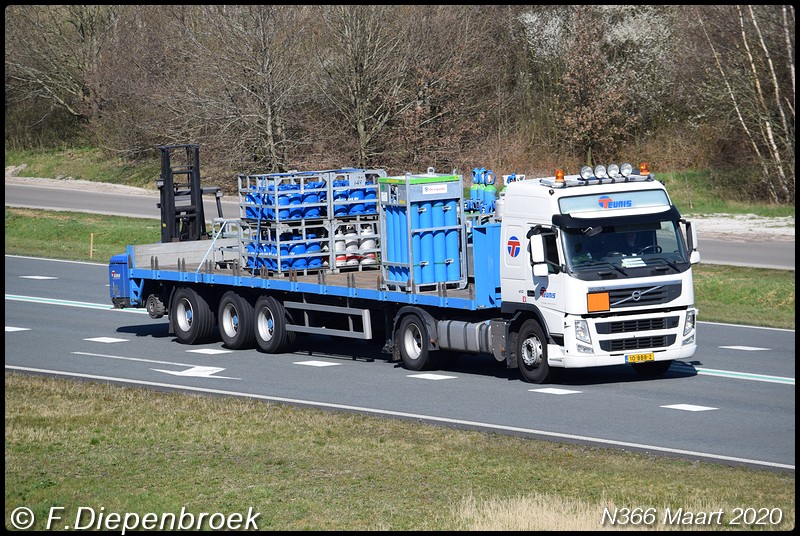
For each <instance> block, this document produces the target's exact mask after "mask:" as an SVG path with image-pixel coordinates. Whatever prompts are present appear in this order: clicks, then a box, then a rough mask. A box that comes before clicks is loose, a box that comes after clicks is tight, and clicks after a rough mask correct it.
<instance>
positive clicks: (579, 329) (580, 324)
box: [575, 320, 592, 344]
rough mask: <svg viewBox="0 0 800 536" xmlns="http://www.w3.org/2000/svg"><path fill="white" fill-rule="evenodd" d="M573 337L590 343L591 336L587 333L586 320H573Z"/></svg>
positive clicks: (587, 325)
mask: <svg viewBox="0 0 800 536" xmlns="http://www.w3.org/2000/svg"><path fill="white" fill-rule="evenodd" d="M575 338H576V339H578V340H579V341H583V342H585V343H586V344H592V336H591V335H590V334H589V324H587V323H586V320H576V321H575Z"/></svg>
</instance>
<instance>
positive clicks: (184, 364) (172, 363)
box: [70, 352, 197, 367]
mask: <svg viewBox="0 0 800 536" xmlns="http://www.w3.org/2000/svg"><path fill="white" fill-rule="evenodd" d="M70 353H72V354H74V355H88V356H89V357H105V358H106V359H120V360H122V361H139V362H142V363H158V364H159V365H175V366H178V367H196V366H197V365H195V364H194V363H176V362H175V361H158V360H156V359H143V358H141V357H122V356H119V355H107V354H93V353H91V352H70Z"/></svg>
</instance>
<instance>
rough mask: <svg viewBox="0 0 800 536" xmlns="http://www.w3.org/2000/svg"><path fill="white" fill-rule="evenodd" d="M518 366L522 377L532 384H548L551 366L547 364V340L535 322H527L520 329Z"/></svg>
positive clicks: (517, 343) (517, 346)
mask: <svg viewBox="0 0 800 536" xmlns="http://www.w3.org/2000/svg"><path fill="white" fill-rule="evenodd" d="M515 351H516V352H517V365H519V371H520V372H521V373H522V377H523V379H524V380H525V381H526V382H530V383H547V381H548V380H549V379H550V365H549V364H548V363H547V339H546V338H545V336H544V331H542V328H541V326H539V323H538V322H536V321H535V320H526V321H525V322H524V323H523V324H522V326H521V327H520V328H519V333H518V336H517V341H516V348H515Z"/></svg>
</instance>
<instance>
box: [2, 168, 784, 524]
mask: <svg viewBox="0 0 800 536" xmlns="http://www.w3.org/2000/svg"><path fill="white" fill-rule="evenodd" d="M6 162H7V165H9V164H8V157H7V160H6ZM69 174H70V175H72V176H75V174H72V173H69ZM32 175H36V176H41V175H40V174H39V172H34V173H32ZM75 178H86V177H82V176H76V177H75ZM720 211H725V212H732V211H731V210H727V209H726V210H714V212H720ZM792 214H793V209H792ZM764 215H766V214H764ZM158 232H159V231H158V222H157V221H145V220H134V219H124V218H111V217H105V216H93V215H78V214H69V213H46V214H44V213H41V212H39V213H31V212H28V211H23V210H8V209H7V210H6V253H7V254H9V253H13V254H24V255H34V256H44V257H53V258H70V259H76V260H93V261H97V262H101V263H105V262H106V261H107V260H108V258H109V257H110V256H111V255H114V254H116V253H119V252H121V251H123V250H124V245H125V244H129V243H147V242H154V241H156V240H157V239H158ZM91 233H94V251H93V252H92V255H91V257H90V254H89V236H90V234H91ZM752 277H753V273H752V272H748V271H747V269H743V268H733V267H731V268H729V267H719V266H704V265H702V264H701V265H700V266H699V267H698V268H697V276H696V285H697V289H696V298H697V303H698V304H699V307H700V310H701V319H702V320H717V321H725V322H735V323H736V322H739V323H748V324H749V323H752V321H753V320H754V319H763V320H764V324H763V325H777V326H780V327H791V328H793V327H794V272H783V271H778V270H767V271H764V270H759V271H758V278H759V279H758V280H759V289H760V295H761V296H764V301H763V303H760V302H757V301H754V300H753V295H752V285H744V284H743V283H744V282H747V281H752V280H753V279H751V278H752ZM736 288H742V289H743V290H742V291H741V293H738V292H735V291H734V290H733V289H736ZM779 296H784V297H785V298H784V299H777V297H779ZM789 296H791V299H789V298H788V297H789ZM737 311H738V313H737ZM734 313H737V316H728V315H734ZM7 351H8V348H7ZM5 390H6V393H5V405H6V429H5V430H6V477H5V483H6V491H5V495H6V520H7V523H6V525H7V526H8V525H9V524H8V520H9V519H10V515H11V512H12V511H13V510H14V509H15V508H17V507H19V506H26V507H28V508H31V509H32V511H33V512H34V514H36V518H37V520H38V522H37V524H36V525H35V527H36V528H39V529H42V528H44V522H45V520H46V519H47V513H48V512H49V511H50V510H49V509H50V508H51V507H53V506H63V507H64V508H65V510H64V511H63V515H64V517H65V521H66V523H59V524H57V525H56V528H61V526H63V525H64V524H70V523H71V522H73V521H74V516H75V515H76V511H77V509H78V508H79V507H81V506H83V507H92V508H94V509H95V511H97V512H99V511H100V508H104V509H105V512H107V513H108V512H118V513H126V512H135V513H139V514H145V513H147V512H157V513H160V512H167V513H169V512H171V513H179V512H180V511H181V508H182V507H185V508H186V510H187V511H189V512H193V513H195V514H199V513H200V512H221V513H225V514H232V513H235V512H246V511H247V509H248V508H249V507H253V508H254V511H255V512H258V513H260V517H259V518H258V521H257V526H258V528H260V529H289V530H303V529H311V530H313V529H317V530H360V529H372V530H506V529H507V530H541V529H551V530H552V529H556V530H599V529H603V528H612V527H611V525H610V524H608V523H606V524H605V525H601V520H602V519H603V513H604V511H605V509H606V508H608V509H609V510H610V511H613V509H614V508H619V509H622V508H630V509H635V508H640V509H642V510H640V511H639V514H646V513H648V512H649V513H655V514H656V515H655V519H656V523H655V524H654V528H662V529H663V528H686V527H685V526H684V527H678V526H672V527H665V526H664V525H663V523H662V522H663V518H664V515H665V514H666V513H667V512H668V510H667V509H668V508H671V509H672V512H674V511H675V510H676V509H677V508H683V509H684V511H688V512H695V513H700V512H712V511H713V512H716V511H719V510H722V511H723V512H724V516H723V517H722V518H721V520H722V523H721V524H717V523H712V524H711V525H710V526H708V527H706V528H711V529H733V530H737V529H745V528H750V527H747V526H741V525H739V526H729V525H727V523H728V522H730V520H731V519H732V516H733V515H734V514H735V513H736V510H735V509H736V508H755V509H759V508H766V509H768V510H769V511H771V513H772V514H773V520H774V519H775V517H774V516H775V515H777V512H778V511H780V513H781V515H782V520H781V522H780V523H779V524H777V525H772V524H769V523H767V524H766V525H760V526H755V527H752V528H763V529H778V530H789V529H791V528H792V527H794V517H795V478H794V475H793V474H786V473H775V472H772V471H765V470H756V469H747V468H741V467H724V466H721V465H717V464H711V463H695V462H688V461H682V460H674V459H667V458H663V457H660V456H650V455H645V454H634V453H625V452H621V451H619V450H615V449H601V448H594V447H583V446H576V445H565V444H560V443H554V442H542V441H533V440H528V439H523V438H518V437H509V436H503V435H499V434H487V433H480V432H472V431H462V430H451V429H446V428H440V427H434V426H428V425H420V424H416V423H410V422H405V421H396V420H392V419H381V418H374V417H366V416H358V415H342V414H333V413H329V412H325V411H320V410H314V409H302V408H291V407H284V406H280V405H275V404H266V403H260V402H255V401H248V400H231V399H224V398H208V397H197V396H186V395H179V394H167V393H158V392H152V391H147V390H143V389H132V388H121V387H110V386H103V385H94V384H84V383H76V382H70V381H64V380H54V379H45V378H35V377H25V376H20V375H16V374H6V379H5ZM648 509H652V510H648ZM639 519H641V516H640V517H639ZM646 519H649V518H646ZM712 519H713V518H712ZM82 522H83V523H86V522H87V518H85V517H84V518H83V520H82ZM100 528H105V527H103V526H101V527H100ZM110 528H112V529H113V528H114V527H110ZM116 528H117V529H119V527H116ZM637 528H643V527H642V525H637ZM644 528H646V527H644Z"/></svg>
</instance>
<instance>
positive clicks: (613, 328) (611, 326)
mask: <svg viewBox="0 0 800 536" xmlns="http://www.w3.org/2000/svg"><path fill="white" fill-rule="evenodd" d="M679 321H680V319H679V318H678V317H677V316H670V317H668V318H646V319H642V320H623V321H619V322H601V323H598V324H597V326H596V327H597V333H599V334H601V335H612V334H615V333H636V332H639V331H651V330H655V329H671V328H677V327H678V323H679Z"/></svg>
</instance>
